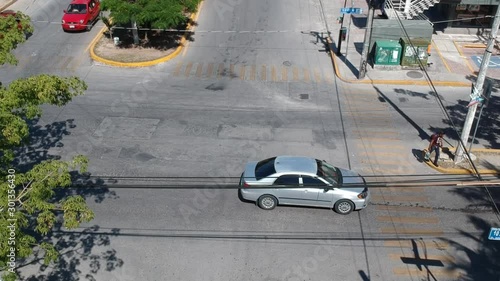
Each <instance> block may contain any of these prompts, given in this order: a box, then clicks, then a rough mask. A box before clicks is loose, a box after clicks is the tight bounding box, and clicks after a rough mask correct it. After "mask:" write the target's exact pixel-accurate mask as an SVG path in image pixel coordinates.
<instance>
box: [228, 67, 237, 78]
mask: <svg viewBox="0 0 500 281" xmlns="http://www.w3.org/2000/svg"><path fill="white" fill-rule="evenodd" d="M234 76H236V73H234V64H230V65H229V77H230V78H231V79H233V78H234Z"/></svg>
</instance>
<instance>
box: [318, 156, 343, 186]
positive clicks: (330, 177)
mask: <svg viewBox="0 0 500 281" xmlns="http://www.w3.org/2000/svg"><path fill="white" fill-rule="evenodd" d="M316 163H317V164H318V172H317V175H318V176H319V177H322V178H323V179H325V180H327V181H328V182H329V183H331V184H338V183H340V181H341V175H340V172H339V170H338V169H337V168H335V167H334V166H332V165H330V164H328V163H326V162H325V161H320V160H316Z"/></svg>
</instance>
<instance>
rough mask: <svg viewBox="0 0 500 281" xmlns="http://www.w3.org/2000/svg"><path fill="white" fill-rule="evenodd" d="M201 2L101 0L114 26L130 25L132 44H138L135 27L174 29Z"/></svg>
mask: <svg viewBox="0 0 500 281" xmlns="http://www.w3.org/2000/svg"><path fill="white" fill-rule="evenodd" d="M200 1H201V0H102V3H101V7H102V10H104V11H110V17H111V18H112V19H113V22H114V23H115V24H120V25H128V24H130V23H131V24H132V26H133V29H132V32H133V36H134V43H135V44H139V36H138V34H137V29H136V28H137V27H140V26H147V27H151V28H153V29H169V28H176V27H178V26H179V25H180V24H182V23H185V22H187V21H188V17H187V16H186V14H187V13H192V12H195V11H196V7H197V6H198V3H199V2H200Z"/></svg>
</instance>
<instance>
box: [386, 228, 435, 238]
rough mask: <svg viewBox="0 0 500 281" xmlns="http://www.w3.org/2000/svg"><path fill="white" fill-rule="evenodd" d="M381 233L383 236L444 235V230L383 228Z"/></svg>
mask: <svg viewBox="0 0 500 281" xmlns="http://www.w3.org/2000/svg"><path fill="white" fill-rule="evenodd" d="M380 232H381V233H383V234H410V235H435V236H439V235H443V233H444V232H443V230H441V229H437V228H435V229H434V228H394V227H382V228H380Z"/></svg>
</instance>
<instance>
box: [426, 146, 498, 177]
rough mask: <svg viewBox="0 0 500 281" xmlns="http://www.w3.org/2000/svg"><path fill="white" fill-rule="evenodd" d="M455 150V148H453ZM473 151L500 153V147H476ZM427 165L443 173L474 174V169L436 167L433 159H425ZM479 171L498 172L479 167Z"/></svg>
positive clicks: (483, 172)
mask: <svg viewBox="0 0 500 281" xmlns="http://www.w3.org/2000/svg"><path fill="white" fill-rule="evenodd" d="M452 151H455V150H452ZM471 152H472V153H473V152H487V153H498V154H499V155H500V149H488V148H476V149H472V150H471ZM424 163H425V164H427V166H429V167H431V168H432V169H434V170H436V171H438V172H441V173H443V174H459V175H470V174H474V170H472V169H466V168H462V169H456V168H443V167H436V166H434V164H433V163H432V161H424ZM478 171H479V173H481V174H498V171H497V170H489V169H478Z"/></svg>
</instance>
